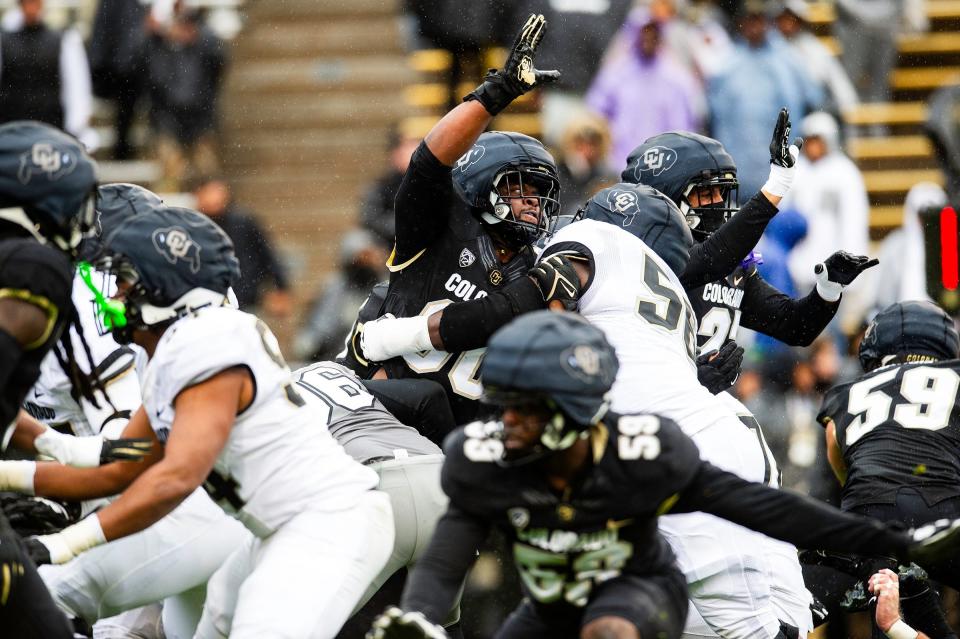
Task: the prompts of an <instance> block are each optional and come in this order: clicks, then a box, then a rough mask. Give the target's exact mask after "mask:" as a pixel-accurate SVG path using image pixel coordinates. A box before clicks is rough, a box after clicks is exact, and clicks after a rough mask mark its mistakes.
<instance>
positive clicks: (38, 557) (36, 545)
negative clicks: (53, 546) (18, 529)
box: [23, 537, 52, 566]
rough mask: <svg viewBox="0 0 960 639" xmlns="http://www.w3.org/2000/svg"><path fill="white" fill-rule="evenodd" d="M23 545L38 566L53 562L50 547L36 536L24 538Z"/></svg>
mask: <svg viewBox="0 0 960 639" xmlns="http://www.w3.org/2000/svg"><path fill="white" fill-rule="evenodd" d="M23 547H24V549H25V550H26V551H27V555H28V556H29V557H30V559H31V560H33V563H34V564H36V565H37V566H43V565H45V564H49V563H52V562H51V561H50V549H49V548H47V547H46V545H45V544H44V543H43V542H42V541H40V540H39V539H37V538H36V537H27V538H26V539H24V540H23Z"/></svg>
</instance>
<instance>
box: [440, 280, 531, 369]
mask: <svg viewBox="0 0 960 639" xmlns="http://www.w3.org/2000/svg"><path fill="white" fill-rule="evenodd" d="M542 308H545V302H544V301H543V297H542V296H541V295H540V289H539V288H537V285H536V284H534V283H533V282H532V281H531V280H530V278H529V277H521V278H518V279H516V280H514V281H513V282H510V284H508V285H507V286H505V287H504V288H503V290H500V291H497V292H496V293H492V294H491V295H489V296H487V297H484V298H481V299H478V300H473V301H470V302H460V303H458V304H451V305H450V306H448V307H446V308H445V309H443V315H442V316H441V317H440V339H441V340H442V341H443V348H444V350H445V351H447V352H448V353H458V352H461V351H468V350H472V349H474V348H482V347H483V346H486V344H487V340H489V339H490V336H491V335H493V334H494V333H495V332H496V331H497V329H499V328H500V327H501V326H503V325H505V324H507V323H508V322H509V321H510V320H512V319H513V318H514V317H516V316H517V315H520V314H522V313H529V312H530V311H536V310H539V309H542Z"/></svg>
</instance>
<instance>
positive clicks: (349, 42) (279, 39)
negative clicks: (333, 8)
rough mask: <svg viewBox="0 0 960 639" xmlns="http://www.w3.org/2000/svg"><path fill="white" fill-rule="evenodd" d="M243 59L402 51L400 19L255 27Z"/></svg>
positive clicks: (245, 36)
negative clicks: (398, 22) (398, 21)
mask: <svg viewBox="0 0 960 639" xmlns="http://www.w3.org/2000/svg"><path fill="white" fill-rule="evenodd" d="M243 39H244V46H243V56H244V59H247V60H251V61H256V60H264V59H269V58H276V57H285V58H307V57H319V56H322V55H330V54H340V55H352V54H363V55H368V54H370V53H375V52H396V51H401V50H402V42H401V37H400V30H399V28H398V25H397V19H396V18H395V17H394V16H391V15H385V16H382V17H376V18H371V19H369V20H323V21H317V22H305V23H304V24H288V25H283V28H281V26H280V25H278V24H275V23H267V24H252V25H250V27H249V28H248V29H247V30H246V31H245V32H244V34H243Z"/></svg>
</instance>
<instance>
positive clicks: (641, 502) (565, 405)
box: [368, 311, 960, 639]
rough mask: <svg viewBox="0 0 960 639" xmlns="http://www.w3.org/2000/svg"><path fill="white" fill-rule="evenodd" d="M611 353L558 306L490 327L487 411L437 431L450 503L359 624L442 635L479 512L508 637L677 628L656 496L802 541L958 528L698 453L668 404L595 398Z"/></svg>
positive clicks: (664, 633) (904, 540) (877, 543)
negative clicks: (782, 487) (505, 572)
mask: <svg viewBox="0 0 960 639" xmlns="http://www.w3.org/2000/svg"><path fill="white" fill-rule="evenodd" d="M617 369H618V363H617V358H616V354H615V352H614V350H613V347H612V346H611V345H610V344H609V342H607V340H606V339H605V337H604V336H603V333H602V332H601V331H600V330H599V329H597V328H595V327H593V326H591V325H589V324H588V323H586V322H585V321H584V320H583V319H582V318H580V317H578V316H576V315H573V314H568V313H551V312H548V311H539V312H536V313H530V314H527V315H524V316H523V317H521V318H519V319H517V320H515V321H514V322H512V323H511V324H509V325H508V326H506V327H504V328H503V329H501V330H500V331H498V332H497V333H496V334H495V335H494V336H493V338H492V339H491V340H490V342H489V344H488V347H487V357H486V359H485V361H484V364H483V371H482V375H483V384H484V398H485V400H486V401H488V402H490V403H492V404H494V405H496V406H498V407H499V408H500V410H501V411H502V414H501V421H500V422H499V423H493V422H490V423H483V422H474V423H472V424H470V425H468V426H466V427H465V428H463V429H460V430H457V431H455V432H454V433H453V434H452V435H451V436H450V437H449V438H448V439H447V442H446V450H445V454H446V456H447V457H446V462H445V463H444V468H443V473H442V484H443V489H444V491H445V492H446V493H447V495H448V496H449V497H450V505H449V508H448V510H447V513H446V514H445V515H444V516H443V518H442V519H441V520H440V522H439V524H438V526H437V530H436V533H435V535H434V537H433V540H432V541H431V544H430V547H429V548H428V550H427V551H426V554H425V555H424V556H423V557H422V559H421V561H420V563H419V564H418V565H417V567H416V568H415V569H414V571H413V573H412V575H411V577H410V579H409V581H408V583H407V587H406V588H405V590H404V595H403V599H402V603H401V608H400V609H398V608H393V609H389V610H388V611H387V612H386V613H385V614H384V615H383V616H381V618H380V619H378V620H377V621H376V622H375V624H374V629H373V630H372V631H371V633H370V634H368V637H373V638H374V639H389V638H391V637H393V638H396V637H444V636H445V634H444V633H443V629H442V628H440V627H439V626H437V625H436V624H437V623H438V622H440V621H442V619H443V617H444V616H445V615H446V613H447V610H448V609H449V607H450V603H451V602H452V601H453V597H454V596H455V595H456V593H457V589H458V588H459V585H460V583H461V582H462V580H463V578H464V575H465V574H466V571H467V569H468V568H469V566H470V564H471V563H472V562H473V559H474V556H475V550H474V549H475V548H476V547H477V546H478V545H479V544H480V543H481V542H482V541H483V539H484V538H485V537H486V535H487V533H488V532H489V530H490V528H491V527H494V526H496V527H498V528H500V529H501V530H502V531H503V532H504V534H505V535H506V536H507V538H508V539H509V541H510V542H511V543H512V546H513V552H514V562H515V564H516V566H517V569H518V571H519V573H520V577H521V581H522V584H523V587H524V591H525V594H526V598H525V599H524V601H523V602H522V603H521V604H520V606H519V607H518V608H517V609H516V610H515V611H514V613H513V614H512V615H511V616H510V618H509V619H508V620H507V621H506V622H505V624H504V626H503V627H502V628H501V629H500V630H499V632H498V633H497V635H496V636H497V637H499V638H509V639H512V638H514V637H517V638H519V637H527V638H529V637H545V638H546V637H550V638H551V639H556V638H563V637H571V638H573V637H581V638H583V639H598V638H600V637H604V638H617V639H628V638H636V637H666V638H670V637H679V636H680V634H681V631H682V629H683V625H684V621H685V619H686V613H687V610H686V609H687V593H686V588H685V587H684V577H683V574H682V573H681V572H680V571H679V569H678V568H677V567H676V565H675V563H674V557H673V553H672V552H671V551H670V547H669V546H668V545H667V543H666V541H665V540H664V539H663V538H662V537H661V536H660V534H659V533H658V532H657V525H656V518H657V516H658V515H660V514H664V513H667V512H670V513H676V512H690V511H695V510H701V511H704V512H710V513H712V514H715V515H717V516H720V517H724V518H727V519H729V520H731V521H734V522H737V523H739V524H742V525H744V526H748V527H751V528H753V529H755V530H759V531H761V532H763V533H765V534H769V535H772V536H776V537H780V538H783V539H786V540H789V541H791V542H793V543H796V544H799V545H801V546H803V547H813V548H824V549H833V550H855V551H859V552H874V553H876V552H879V553H886V554H890V555H894V556H897V557H901V558H904V559H918V560H926V559H927V558H929V557H933V556H939V555H941V554H946V553H950V552H953V551H954V550H955V549H954V546H956V545H957V543H958V542H960V521H955V522H943V523H940V524H938V525H937V526H931V527H930V529H929V530H926V531H923V532H920V531H917V532H911V533H905V532H902V531H900V530H898V529H895V528H891V527H888V526H885V525H884V524H881V523H880V522H878V521H875V520H871V519H867V518H862V517H858V516H854V515H850V514H846V513H842V512H840V511H837V510H835V509H833V508H830V507H828V506H826V505H824V504H821V503H818V502H815V501H813V500H811V499H809V498H806V497H803V496H800V495H797V494H791V493H783V492H780V491H777V490H774V489H772V488H769V487H766V486H763V485H760V484H755V483H751V482H748V481H745V480H743V479H740V478H739V477H737V476H735V475H733V474H731V473H728V472H726V471H722V470H720V469H718V468H716V467H714V466H712V465H711V464H709V463H707V462H703V461H701V460H700V457H699V453H698V451H697V447H696V445H695V444H694V443H693V441H692V440H690V439H689V438H688V437H687V436H686V435H684V434H683V433H682V432H681V431H680V429H679V427H677V426H676V424H674V423H673V422H671V421H670V420H667V419H663V418H659V417H657V416H656V415H649V414H642V415H616V414H613V413H610V412H609V411H608V410H607V406H608V402H607V397H606V395H607V392H608V391H609V389H610V387H611V384H612V383H613V380H614V377H615V376H616V373H617ZM786 632H788V629H784V631H783V633H782V634H783V636H787V635H786ZM794 633H795V630H794Z"/></svg>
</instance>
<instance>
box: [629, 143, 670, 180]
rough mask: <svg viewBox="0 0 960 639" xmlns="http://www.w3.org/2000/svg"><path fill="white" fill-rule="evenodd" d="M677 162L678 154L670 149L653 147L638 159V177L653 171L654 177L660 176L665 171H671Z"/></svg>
mask: <svg viewBox="0 0 960 639" xmlns="http://www.w3.org/2000/svg"><path fill="white" fill-rule="evenodd" d="M676 162H677V152H676V151H674V150H673V149H668V148H667V147H665V146H652V147H650V148H649V149H647V150H646V151H644V152H643V155H641V156H640V157H639V158H637V177H639V174H640V173H643V172H645V171H651V172H653V174H654V175H660V174H661V173H663V172H664V171H669V170H670V167H672V166H673V165H674V164H676Z"/></svg>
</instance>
